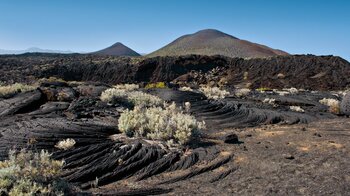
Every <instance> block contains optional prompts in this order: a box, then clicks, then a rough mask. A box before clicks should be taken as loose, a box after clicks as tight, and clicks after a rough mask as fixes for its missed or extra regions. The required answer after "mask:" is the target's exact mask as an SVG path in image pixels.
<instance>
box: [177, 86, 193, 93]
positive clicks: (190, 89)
mask: <svg viewBox="0 0 350 196" xmlns="http://www.w3.org/2000/svg"><path fill="white" fill-rule="evenodd" d="M179 90H180V91H191V92H192V91H193V89H192V88H191V87H188V86H183V87H180V88H179Z"/></svg>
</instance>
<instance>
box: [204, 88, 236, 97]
mask: <svg viewBox="0 0 350 196" xmlns="http://www.w3.org/2000/svg"><path fill="white" fill-rule="evenodd" d="M199 90H200V91H201V92H202V93H203V94H204V95H205V96H206V97H207V98H209V99H223V98H225V97H226V96H227V95H229V94H230V93H229V92H228V91H226V90H221V89H220V88H218V87H208V86H205V87H201V88H200V89H199Z"/></svg>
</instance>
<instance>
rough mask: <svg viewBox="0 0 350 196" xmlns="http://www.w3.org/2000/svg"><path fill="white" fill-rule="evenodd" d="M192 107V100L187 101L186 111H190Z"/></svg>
mask: <svg viewBox="0 0 350 196" xmlns="http://www.w3.org/2000/svg"><path fill="white" fill-rule="evenodd" d="M190 109H191V103H190V102H185V111H186V112H189V111H190Z"/></svg>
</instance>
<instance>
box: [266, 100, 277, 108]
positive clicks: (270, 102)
mask: <svg viewBox="0 0 350 196" xmlns="http://www.w3.org/2000/svg"><path fill="white" fill-rule="evenodd" d="M263 103H267V104H270V105H272V106H273V107H277V104H276V99H273V98H265V99H264V100H263Z"/></svg>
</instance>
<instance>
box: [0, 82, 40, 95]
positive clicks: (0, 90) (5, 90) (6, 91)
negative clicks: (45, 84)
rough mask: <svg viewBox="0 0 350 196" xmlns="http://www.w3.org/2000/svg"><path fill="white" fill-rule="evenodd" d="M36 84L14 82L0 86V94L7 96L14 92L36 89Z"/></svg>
mask: <svg viewBox="0 0 350 196" xmlns="http://www.w3.org/2000/svg"><path fill="white" fill-rule="evenodd" d="M36 88H37V87H36V86H33V85H27V84H21V83H15V84H11V85H6V86H0V96H7V95H11V94H15V93H21V92H27V91H32V90H34V89H36Z"/></svg>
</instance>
